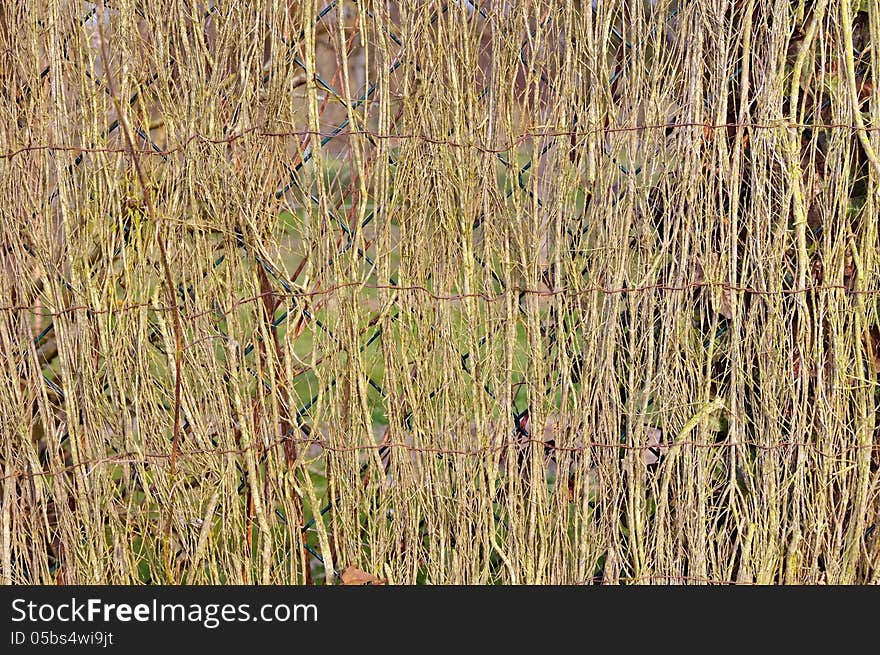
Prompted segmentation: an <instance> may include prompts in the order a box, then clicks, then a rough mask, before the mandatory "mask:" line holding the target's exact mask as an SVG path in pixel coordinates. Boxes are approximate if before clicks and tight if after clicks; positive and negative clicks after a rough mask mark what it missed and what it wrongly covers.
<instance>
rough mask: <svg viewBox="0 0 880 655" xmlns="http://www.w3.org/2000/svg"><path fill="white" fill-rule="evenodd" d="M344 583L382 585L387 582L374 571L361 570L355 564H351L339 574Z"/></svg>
mask: <svg viewBox="0 0 880 655" xmlns="http://www.w3.org/2000/svg"><path fill="white" fill-rule="evenodd" d="M339 577H340V578H342V584H344V585H380V584H385V580H383V579H382V578H377V577H376V576H375V575H373V574H372V573H366V572H364V571H361V570H360V569H359V568H357V567H355V566H349V567H348V568H347V569H345V570H344V571H343V572H342V573H340V574H339Z"/></svg>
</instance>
